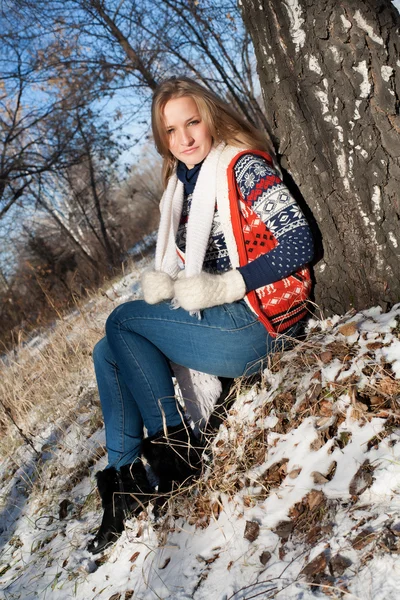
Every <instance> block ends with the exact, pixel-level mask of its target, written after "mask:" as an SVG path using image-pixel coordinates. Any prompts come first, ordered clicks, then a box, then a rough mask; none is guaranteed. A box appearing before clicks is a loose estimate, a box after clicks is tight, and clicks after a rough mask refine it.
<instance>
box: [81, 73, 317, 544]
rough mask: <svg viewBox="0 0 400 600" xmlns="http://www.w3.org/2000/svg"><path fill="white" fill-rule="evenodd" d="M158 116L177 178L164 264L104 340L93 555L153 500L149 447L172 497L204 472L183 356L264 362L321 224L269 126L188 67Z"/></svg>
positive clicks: (196, 361) (168, 177)
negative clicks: (298, 191) (284, 177)
mask: <svg viewBox="0 0 400 600" xmlns="http://www.w3.org/2000/svg"><path fill="white" fill-rule="evenodd" d="M152 127H153V134H154V139H155V143H156V146H157V150H158V152H159V153H160V154H161V156H162V157H163V159H164V165H163V179H164V185H165V193H164V195H163V198H162V200H161V220H160V227H159V233H158V240H157V248H156V259H155V270H153V271H147V272H145V273H144V275H143V277H142V287H143V294H144V301H143V300H136V301H133V302H127V303H126V304H122V305H121V306H119V307H117V308H116V309H115V310H114V311H113V313H112V314H111V315H110V317H109V318H108V320H107V324H106V337H105V338H104V339H103V340H101V341H100V342H99V343H98V344H97V346H96V348H95V350H94V363H95V370H96V376H97V382H98V387H99V394H100V400H101V405H102V410H103V415H104V422H105V429H106V444H107V451H108V459H109V463H108V467H107V468H106V469H105V470H104V471H101V472H100V473H98V474H97V483H98V488H99V492H100V495H101V498H102V503H103V508H104V515H103V521H102V524H101V527H100V529H99V531H98V533H97V535H96V537H95V539H94V540H93V542H91V544H90V546H89V550H90V551H91V552H93V553H97V552H100V551H101V550H103V548H105V547H106V546H107V545H108V544H110V543H112V542H113V541H115V539H116V538H117V537H118V535H119V534H120V533H121V531H122V529H123V522H124V519H125V517H126V516H127V514H128V513H129V514H131V515H132V514H137V513H139V512H140V511H141V510H142V509H143V507H144V506H145V505H146V504H147V503H148V502H149V501H150V499H151V495H152V493H153V489H152V488H151V486H150V484H149V482H148V481H147V478H146V473H145V470H144V467H143V464H142V456H144V457H145V458H146V460H147V462H148V463H149V464H150V466H151V467H152V470H153V471H154V472H155V474H156V475H157V476H158V478H159V487H158V493H159V494H165V493H167V492H168V491H170V490H171V489H172V485H173V484H174V483H176V484H180V483H182V482H183V481H185V480H186V479H187V478H188V477H190V476H193V475H196V474H197V473H198V472H199V470H200V466H201V445H200V444H199V442H198V441H197V438H196V437H195V435H194V433H193V431H192V429H191V428H190V427H188V426H187V425H186V422H185V420H184V418H183V415H182V410H181V409H180V406H179V404H178V403H177V402H176V400H175V393H174V385H173V380H172V372H171V363H176V364H177V365H183V367H187V368H190V369H196V370H197V371H201V372H203V373H209V374H212V375H217V376H220V377H228V378H235V377H240V376H242V375H250V374H252V373H255V372H256V371H259V370H260V369H261V367H262V364H263V361H264V360H265V359H266V357H267V356H268V354H269V353H271V352H272V351H273V350H274V345H275V343H276V340H277V337H278V336H279V337H280V340H282V339H284V338H288V339H289V338H290V337H294V336H296V334H297V332H298V331H299V329H300V325H299V323H300V321H301V320H302V319H303V318H304V317H305V315H306V312H307V309H306V300H307V297H308V295H309V292H310V288H311V280H310V275H309V271H308V268H307V263H309V261H310V260H311V259H312V254H313V242H312V237H311V233H310V230H309V227H308V225H307V222H306V221H305V219H304V216H303V215H302V213H301V211H300V209H299V207H298V206H297V204H296V202H295V201H294V199H293V198H292V197H291V195H290V193H289V192H288V190H287V188H286V187H285V185H284V184H283V183H282V181H281V178H280V174H279V171H278V170H277V169H276V168H275V166H274V162H273V159H272V157H271V152H268V143H267V141H266V139H265V138H264V137H263V135H262V134H261V133H260V132H258V131H257V130H256V129H255V128H254V127H252V126H251V125H249V124H248V123H247V122H246V121H245V120H244V119H243V118H242V117H240V116H239V115H238V114H237V113H236V112H235V111H233V110H232V108H231V107H230V106H229V105H228V104H227V103H225V102H224V101H222V100H221V99H220V98H218V97H217V96H216V95H215V94H214V93H212V92H211V91H209V90H207V89H205V88H204V87H202V86H201V85H199V84H198V83H196V82H195V81H193V80H191V79H188V78H185V77H182V78H172V79H169V80H167V81H165V82H164V83H162V84H161V85H160V86H159V88H158V89H157V90H156V92H155V94H154V98H153V105H152ZM144 429H146V432H147V436H146V437H144Z"/></svg>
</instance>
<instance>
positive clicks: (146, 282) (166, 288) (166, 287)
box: [140, 270, 174, 304]
mask: <svg viewBox="0 0 400 600" xmlns="http://www.w3.org/2000/svg"><path fill="white" fill-rule="evenodd" d="M140 280H141V283H142V290H143V295H144V299H145V302H147V304H158V303H159V302H162V301H163V300H170V299H171V298H172V297H173V296H174V280H173V279H172V277H170V276H169V275H168V274H167V273H164V272H163V271H150V270H148V271H143V273H142V275H141V278H140Z"/></svg>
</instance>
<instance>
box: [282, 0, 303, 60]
mask: <svg viewBox="0 0 400 600" xmlns="http://www.w3.org/2000/svg"><path fill="white" fill-rule="evenodd" d="M284 5H285V7H286V10H287V12H288V15H289V21H290V33H291V36H292V39H293V42H294V44H295V46H296V52H298V51H299V50H300V48H302V47H303V46H304V44H305V41H306V32H305V31H304V29H302V25H303V24H304V18H303V12H302V10H301V6H300V4H299V2H298V0H284Z"/></svg>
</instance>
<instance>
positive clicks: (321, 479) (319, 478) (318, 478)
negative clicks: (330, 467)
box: [311, 471, 329, 485]
mask: <svg viewBox="0 0 400 600" xmlns="http://www.w3.org/2000/svg"><path fill="white" fill-rule="evenodd" d="M311 477H312V478H313V481H314V483H316V484H318V485H323V484H324V483H328V481H329V480H328V479H327V478H326V477H325V476H324V475H322V473H319V472H318V471H313V472H312V473H311Z"/></svg>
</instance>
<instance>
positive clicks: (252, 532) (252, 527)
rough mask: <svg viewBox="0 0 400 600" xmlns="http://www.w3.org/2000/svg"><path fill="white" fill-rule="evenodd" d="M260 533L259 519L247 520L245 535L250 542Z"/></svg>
mask: <svg viewBox="0 0 400 600" xmlns="http://www.w3.org/2000/svg"><path fill="white" fill-rule="evenodd" d="M259 533H260V525H259V524H258V523H257V521H246V527H245V530H244V535H243V537H244V538H245V539H246V540H248V541H249V542H254V541H255V540H256V539H257V538H258V536H259Z"/></svg>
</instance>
